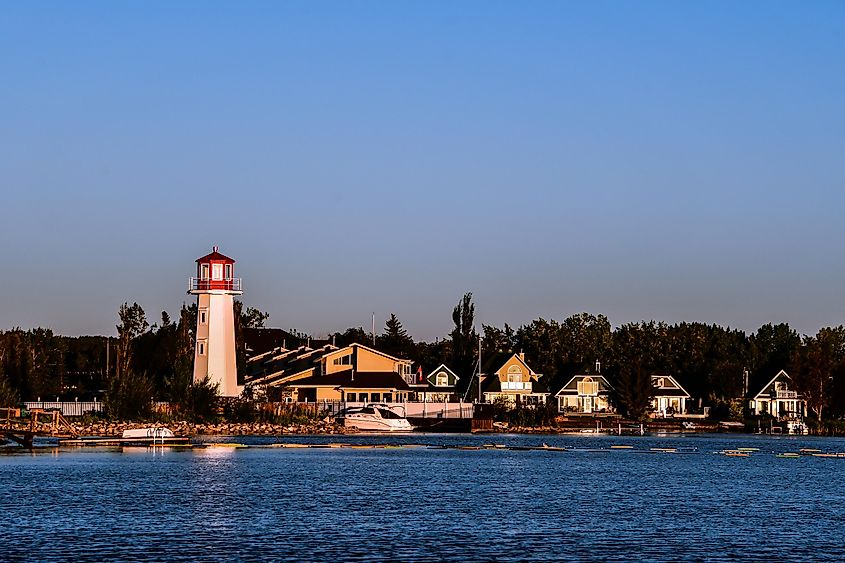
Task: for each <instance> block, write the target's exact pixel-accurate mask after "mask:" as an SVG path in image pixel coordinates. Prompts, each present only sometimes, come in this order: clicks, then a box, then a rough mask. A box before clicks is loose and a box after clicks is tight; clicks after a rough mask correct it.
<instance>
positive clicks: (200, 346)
mask: <svg viewBox="0 0 845 563" xmlns="http://www.w3.org/2000/svg"><path fill="white" fill-rule="evenodd" d="M197 354H198V355H200V356H205V340H198V341H197Z"/></svg>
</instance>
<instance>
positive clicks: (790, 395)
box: [772, 390, 798, 399]
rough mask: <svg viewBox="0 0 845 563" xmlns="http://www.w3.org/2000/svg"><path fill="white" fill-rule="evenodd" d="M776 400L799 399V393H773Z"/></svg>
mask: <svg viewBox="0 0 845 563" xmlns="http://www.w3.org/2000/svg"><path fill="white" fill-rule="evenodd" d="M772 395H773V398H775V399H797V398H798V391H783V390H781V391H775V392H774V393H772Z"/></svg>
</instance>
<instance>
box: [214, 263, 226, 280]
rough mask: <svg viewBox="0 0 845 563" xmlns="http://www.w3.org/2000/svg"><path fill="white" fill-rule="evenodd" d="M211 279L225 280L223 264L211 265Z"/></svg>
mask: <svg viewBox="0 0 845 563" xmlns="http://www.w3.org/2000/svg"><path fill="white" fill-rule="evenodd" d="M211 279H213V280H222V279H223V264H212V265H211Z"/></svg>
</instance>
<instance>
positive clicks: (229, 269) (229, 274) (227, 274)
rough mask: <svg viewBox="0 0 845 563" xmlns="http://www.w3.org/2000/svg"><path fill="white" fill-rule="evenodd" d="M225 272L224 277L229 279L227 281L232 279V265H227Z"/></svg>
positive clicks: (224, 268)
mask: <svg viewBox="0 0 845 563" xmlns="http://www.w3.org/2000/svg"><path fill="white" fill-rule="evenodd" d="M223 272H224V273H223V277H224V278H225V279H227V280H230V279H232V265H231V264H226V265H225V266H224V267H223Z"/></svg>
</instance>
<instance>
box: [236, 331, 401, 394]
mask: <svg viewBox="0 0 845 563" xmlns="http://www.w3.org/2000/svg"><path fill="white" fill-rule="evenodd" d="M249 363H251V364H253V365H251V366H249V367H250V369H249V370H248V371H249V375H248V376H247V379H246V382H247V383H248V384H253V385H264V386H267V387H268V388H269V389H273V390H278V391H280V392H281V393H280V394H281V396H282V397H283V398H284V399H285V400H289V401H303V402H320V401H348V402H364V403H371V402H375V403H377V402H387V403H391V402H401V401H405V400H407V399H408V398H409V394H410V393H411V392H412V387H411V384H412V383H413V377H412V374H411V363H412V362H411V360H404V359H401V358H395V357H393V356H390V355H388V354H385V353H383V352H379V351H378V350H374V349H372V348H369V347H367V346H364V345H362V344H351V345H349V346H345V347H343V348H337V347H335V346H333V345H331V344H327V345H325V346H323V347H321V348H317V349H311V348H309V347H307V346H300V347H299V348H297V349H296V350H285V349H282V348H279V349H276V350H273V351H272V352H270V353H267V354H262V355H261V356H256V357H255V358H250V360H249Z"/></svg>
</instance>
